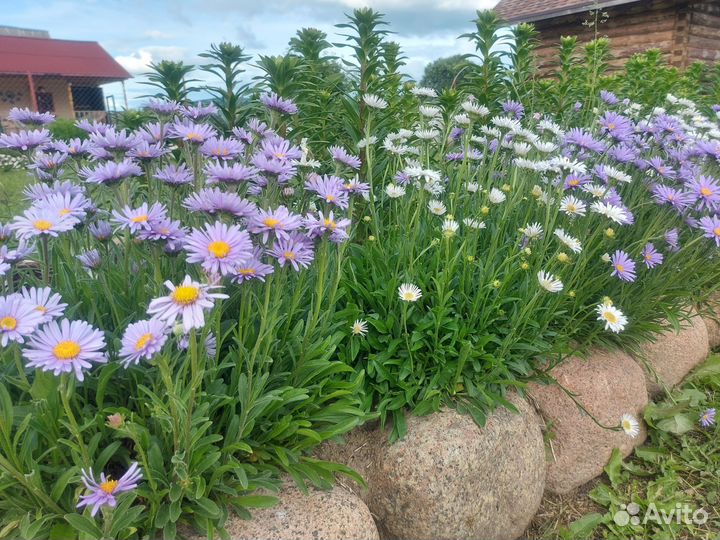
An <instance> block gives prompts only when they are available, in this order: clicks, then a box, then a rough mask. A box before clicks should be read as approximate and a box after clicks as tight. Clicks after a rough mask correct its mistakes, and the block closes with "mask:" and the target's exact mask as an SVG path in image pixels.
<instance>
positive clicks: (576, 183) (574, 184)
mask: <svg viewBox="0 0 720 540" xmlns="http://www.w3.org/2000/svg"><path fill="white" fill-rule="evenodd" d="M579 183H580V180H575V179H574V178H573V179H572V180H569V181H568V184H569V185H571V186H577V185H578V184H579Z"/></svg>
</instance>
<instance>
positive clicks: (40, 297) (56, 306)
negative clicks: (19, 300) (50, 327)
mask: <svg viewBox="0 0 720 540" xmlns="http://www.w3.org/2000/svg"><path fill="white" fill-rule="evenodd" d="M21 295H22V297H23V298H24V299H25V300H26V301H27V302H29V303H30V304H32V305H33V306H34V308H35V311H37V312H38V313H40V315H41V320H40V323H41V324H45V323H47V322H50V321H52V320H53V319H57V318H58V317H60V316H61V315H62V314H63V313H64V312H65V308H66V307H67V304H65V303H63V302H62V297H61V296H60V295H59V294H58V293H53V292H52V290H51V289H50V287H43V288H37V287H31V288H29V289H28V288H27V287H23V290H22V292H21Z"/></svg>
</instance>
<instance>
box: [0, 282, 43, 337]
mask: <svg viewBox="0 0 720 540" xmlns="http://www.w3.org/2000/svg"><path fill="white" fill-rule="evenodd" d="M42 322H43V314H42V313H41V312H40V311H38V310H37V309H35V305H34V304H33V303H32V302H28V301H27V300H26V299H25V298H23V297H22V296H21V295H19V294H11V295H10V296H0V346H2V347H7V344H8V343H9V342H11V341H17V342H18V343H24V342H25V338H26V337H27V336H29V335H30V334H32V333H33V332H34V331H35V329H36V328H37V327H38V326H39V325H40V324H41V323H42Z"/></svg>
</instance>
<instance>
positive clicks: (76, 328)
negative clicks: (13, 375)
mask: <svg viewBox="0 0 720 540" xmlns="http://www.w3.org/2000/svg"><path fill="white" fill-rule="evenodd" d="M33 310H34V308H33ZM36 313H38V312H36ZM104 348H105V337H104V336H103V333H102V332H101V331H100V330H96V329H95V328H93V327H92V326H90V325H89V324H88V323H86V322H85V321H72V322H70V321H69V320H67V319H62V320H61V321H60V322H59V323H58V322H57V321H50V322H49V323H48V324H46V325H45V326H43V327H42V328H41V329H40V330H38V331H37V332H36V333H35V334H33V335H32V336H31V337H30V340H29V342H28V344H27V346H26V347H25V349H24V350H23V356H25V358H27V359H28V360H29V362H28V364H27V365H28V367H35V368H39V369H41V370H43V371H52V372H53V374H54V375H60V374H61V373H74V374H75V377H76V378H77V380H78V381H82V380H83V379H84V378H85V377H84V375H83V369H87V368H90V367H92V363H91V362H95V363H99V364H102V363H105V362H107V358H106V357H105V353H104V352H103V349H104Z"/></svg>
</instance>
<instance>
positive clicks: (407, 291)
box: [398, 283, 422, 302]
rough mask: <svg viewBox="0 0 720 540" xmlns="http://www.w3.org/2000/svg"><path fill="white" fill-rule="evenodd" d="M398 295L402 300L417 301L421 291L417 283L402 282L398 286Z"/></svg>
mask: <svg viewBox="0 0 720 540" xmlns="http://www.w3.org/2000/svg"><path fill="white" fill-rule="evenodd" d="M398 296H399V297H400V300H403V301H404V302H417V301H418V300H420V298H421V297H422V291H421V290H420V287H418V286H417V285H414V284H412V283H403V284H402V285H400V286H399V287H398Z"/></svg>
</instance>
